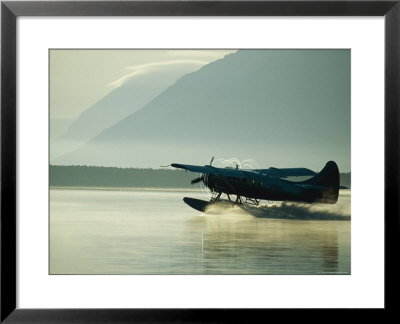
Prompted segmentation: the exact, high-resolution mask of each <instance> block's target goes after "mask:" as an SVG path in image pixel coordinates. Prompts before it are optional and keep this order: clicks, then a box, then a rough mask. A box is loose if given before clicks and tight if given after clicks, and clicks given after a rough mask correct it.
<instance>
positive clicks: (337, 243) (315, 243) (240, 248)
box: [50, 190, 350, 275]
mask: <svg viewBox="0 0 400 324" xmlns="http://www.w3.org/2000/svg"><path fill="white" fill-rule="evenodd" d="M185 195H188V193H186V194H185V193H182V192H179V191H165V190H164V191H160V190H158V191H154V190H147V191H146V190H121V191H116V190H114V191H112V190H51V192H50V273H51V274H244V275H247V274H264V275H265V274H326V273H336V274H341V273H348V274H349V273H350V221H348V220H347V221H339V220H320V219H321V218H320V219H319V220H317V219H318V218H314V219H299V217H298V218H294V217H293V216H296V214H295V213H292V214H290V213H289V211H295V210H296V209H293V208H292V207H290V206H289V207H290V208H289V209H283V208H281V209H278V207H276V208H275V209H276V212H275V214H274V213H272V216H274V215H277V213H278V211H279V212H280V214H279V217H267V216H266V215H261V216H260V215H258V217H255V216H254V213H249V212H248V211H246V210H242V209H240V208H234V209H230V210H221V211H218V213H214V214H201V213H199V212H197V211H195V210H193V209H191V208H189V207H188V206H186V205H185V204H184V203H183V202H182V197H183V196H185ZM196 195H197V194H196V193H194V192H191V193H190V196H195V197H196ZM198 195H200V194H198ZM197 197H198V198H202V197H200V196H197ZM349 206H350V196H343V197H342V199H341V201H340V204H337V206H336V205H335V206H329V207H323V208H325V209H322V210H319V209H318V208H322V207H318V206H317V207H315V206H314V207H313V208H317V209H316V210H309V215H314V216H316V215H325V216H326V215H331V216H332V215H336V216H337V217H339V216H341V217H348V218H349V215H350V214H349V210H350V207H349ZM297 208H303V207H301V206H300V207H299V206H297ZM326 208H328V209H326ZM273 210H274V208H272V209H269V211H273ZM283 211H285V213H286V214H285V213H283ZM297 211H298V210H297ZM284 214H285V215H287V216H290V215H292V216H290V217H286V218H285V217H284ZM256 216H257V215H256ZM269 216H271V214H269ZM343 219H346V218H343Z"/></svg>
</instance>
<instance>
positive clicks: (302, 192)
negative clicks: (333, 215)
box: [171, 158, 340, 212]
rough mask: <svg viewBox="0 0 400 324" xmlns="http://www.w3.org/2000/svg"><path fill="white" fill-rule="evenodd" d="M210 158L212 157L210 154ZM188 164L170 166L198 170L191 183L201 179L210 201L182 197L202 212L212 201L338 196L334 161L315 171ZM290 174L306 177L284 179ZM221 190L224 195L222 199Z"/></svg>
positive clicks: (253, 202)
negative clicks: (295, 179)
mask: <svg viewBox="0 0 400 324" xmlns="http://www.w3.org/2000/svg"><path fill="white" fill-rule="evenodd" d="M213 159H214V158H213ZM213 159H212V160H211V162H210V164H209V165H204V166H198V165H189V164H178V163H173V164H171V166H172V167H174V168H178V169H183V170H186V171H190V172H194V173H201V176H200V177H198V178H196V179H193V180H192V181H191V183H192V184H195V183H199V182H203V183H204V185H205V186H206V187H208V188H209V189H210V190H211V192H212V197H211V200H210V201H204V200H200V199H195V198H189V197H185V198H184V199H183V200H184V202H185V203H186V204H188V205H189V206H190V207H192V208H194V209H197V210H199V211H202V212H204V211H205V210H206V208H207V207H208V206H210V205H212V204H214V203H221V202H222V203H223V204H227V205H244V204H245V205H254V206H258V205H259V203H260V200H267V201H284V202H286V201H288V202H303V203H323V204H335V203H336V202H337V200H338V196H339V187H340V180H339V169H338V166H337V164H336V163H335V162H334V161H329V162H327V163H326V165H325V167H324V168H323V169H322V170H321V171H320V172H319V173H316V172H314V171H312V170H310V169H307V168H284V169H278V168H273V167H271V168H269V169H240V168H239V167H238V166H236V168H232V167H225V168H217V167H214V166H212V162H213ZM292 177H308V178H307V179H306V180H302V181H293V180H288V178H292ZM222 194H225V195H226V196H227V198H228V199H225V200H222V199H221V195H222Z"/></svg>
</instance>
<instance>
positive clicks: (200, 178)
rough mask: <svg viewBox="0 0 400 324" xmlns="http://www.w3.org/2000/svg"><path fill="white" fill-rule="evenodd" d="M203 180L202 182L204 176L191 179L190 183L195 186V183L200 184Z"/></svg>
mask: <svg viewBox="0 0 400 324" xmlns="http://www.w3.org/2000/svg"><path fill="white" fill-rule="evenodd" d="M203 180H204V175H202V176H201V177H198V178H196V179H193V180H192V181H190V183H191V184H195V183H198V182H201V181H203Z"/></svg>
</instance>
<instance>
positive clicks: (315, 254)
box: [185, 213, 349, 274]
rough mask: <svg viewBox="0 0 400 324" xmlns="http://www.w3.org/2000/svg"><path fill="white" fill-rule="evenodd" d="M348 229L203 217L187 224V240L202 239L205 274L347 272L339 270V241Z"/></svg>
mask: <svg viewBox="0 0 400 324" xmlns="http://www.w3.org/2000/svg"><path fill="white" fill-rule="evenodd" d="M345 223H347V222H345ZM343 225H344V226H343ZM345 225H346V224H344V222H339V221H323V222H321V221H301V220H295V221H294V220H279V219H264V218H262V219H258V218H254V217H253V216H251V215H246V214H244V213H243V214H238V213H236V214H232V213H231V214H224V215H221V214H219V215H203V216H198V217H196V218H193V219H191V220H188V221H187V222H186V223H185V234H186V235H185V239H187V240H189V239H190V238H193V237H196V236H197V237H199V238H201V239H200V240H199V247H200V246H201V253H202V254H201V256H202V258H203V260H202V262H201V265H202V267H203V270H204V272H205V273H229V274H239V273H242V274H245V273H249V274H322V273H338V272H339V271H343V270H344V269H346V267H343V269H339V241H338V231H342V230H343V229H344V228H345V227H346V226H345ZM344 272H349V268H347V269H346V270H345V271H344Z"/></svg>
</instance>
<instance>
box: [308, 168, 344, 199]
mask: <svg viewBox="0 0 400 324" xmlns="http://www.w3.org/2000/svg"><path fill="white" fill-rule="evenodd" d="M303 183H304V184H310V185H316V186H322V187H325V188H326V189H322V191H321V197H320V198H318V199H317V201H318V202H321V203H328V204H334V203H336V201H337V200H338V196H339V185H340V177H339V168H338V166H337V164H336V163H335V162H334V161H329V162H328V163H326V165H325V167H324V168H323V169H322V170H321V172H319V173H318V174H317V175H316V176H314V177H312V178H311V179H308V180H306V181H304V182H303Z"/></svg>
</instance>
